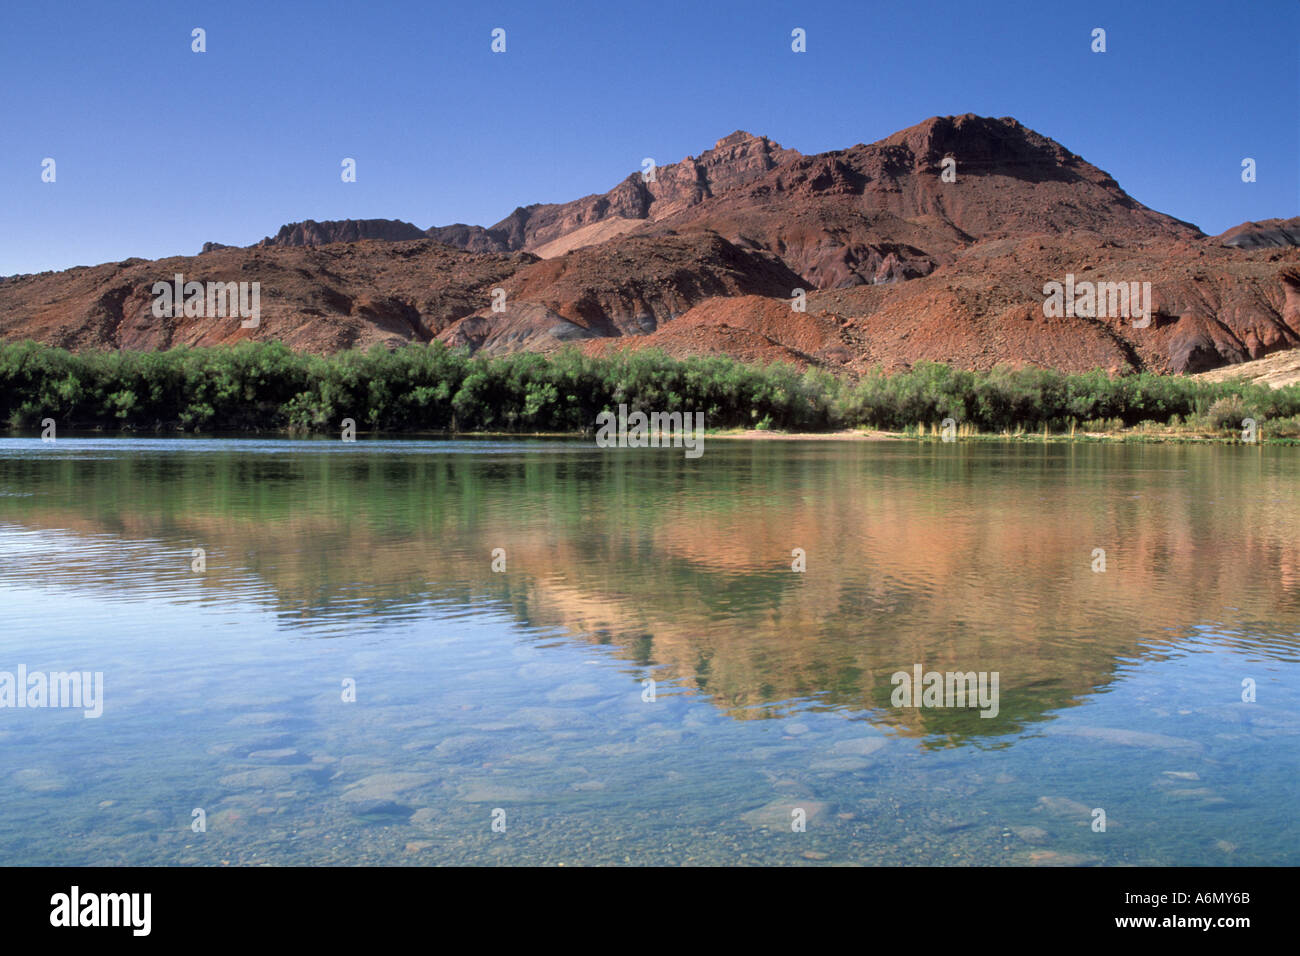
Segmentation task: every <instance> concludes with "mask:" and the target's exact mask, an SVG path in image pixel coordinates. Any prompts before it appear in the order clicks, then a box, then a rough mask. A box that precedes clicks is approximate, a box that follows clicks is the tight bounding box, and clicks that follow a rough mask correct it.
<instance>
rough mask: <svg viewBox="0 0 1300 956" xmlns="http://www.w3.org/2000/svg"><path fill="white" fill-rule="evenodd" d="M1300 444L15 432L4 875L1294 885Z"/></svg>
mask: <svg viewBox="0 0 1300 956" xmlns="http://www.w3.org/2000/svg"><path fill="white" fill-rule="evenodd" d="M1295 455H1296V452H1295V450H1293V449H1288V448H1280V447H1279V448H1274V447H1264V448H1243V447H1227V446H1215V447H1208V446H1157V445H1093V444H1079V445H1065V444H1057V445H1029V444H1006V445H1002V444H990V443H974V444H963V443H958V444H942V443H933V444H914V443H871V442H861V443H858V442H793V441H789V442H786V441H765V442H742V441H724V440H711V441H709V442H707V443H706V448H705V453H704V455H703V457H702V458H699V459H696V460H688V459H685V458H684V456H683V455H682V453H681V451H680V450H673V449H665V450H657V449H645V450H626V449H598V448H594V447H592V446H590V445H585V444H580V443H577V442H569V441H518V442H498V441H466V442H447V441H443V442H423V441H358V442H356V443H349V444H345V443H342V442H337V441H333V442H330V441H262V440H198V439H174V440H146V439H123V440H117V439H82V440H79V439H69V438H63V439H60V440H59V441H57V442H55V443H42V442H40V441H38V440H17V439H8V440H0V613H2V614H3V618H2V620H3V625H2V626H0V671H10V672H16V670H17V668H18V666H19V665H25V666H26V668H27V669H28V670H29V671H42V672H50V671H64V670H74V669H75V670H86V671H99V672H103V675H104V686H105V692H104V709H103V715H102V716H101V717H99V718H97V719H87V718H85V717H83V715H82V713H81V711H77V710H68V709H50V708H45V709H27V708H24V709H11V708H6V709H0V745H2V746H3V748H4V754H5V757H6V759H5V761H4V765H3V767H0V863H5V864H23V863H33V864H91V865H99V864H116V863H133V864H150V863H156V864H193V863H200V864H221V863H230V864H250V863H268V862H269V863H279V864H356V863H378V864H426V863H428V864H432V863H539V864H557V863H565V864H567V865H573V864H582V863H587V864H591V863H619V864H622V863H657V864H658V863H663V864H680V863H687V864H695V863H752V864H759V863H763V864H772V863H776V864H784V863H796V864H814V863H826V864H830V863H855V864H869V865H871V864H1045V865H1052V864H1085V865H1086V864H1102V865H1115V864H1142V865H1174V864H1192V865H1196V864H1226V865H1235V864H1270V865H1275V864H1289V865H1295V864H1297V863H1300V829H1298V828H1297V824H1296V819H1295V818H1296V812H1295V808H1296V805H1297V796H1298V794H1297V784H1296V781H1297V779H1298V778H1300V774H1298V773H1297V771H1298V770H1300V748H1298V747H1297V744H1300V545H1297V542H1298V541H1300V487H1298V482H1297V477H1296V476H1297V464H1296V457H1295ZM195 549H202V550H203V552H204V555H205V562H206V567H205V569H204V570H202V571H200V572H196V571H195V570H194V569H193V562H194V550H195ZM495 549H502V551H501V552H497V558H496V559H494V557H493V552H494V550H495ZM795 549H801V550H802V552H803V554H804V555H805V560H806V570H805V571H803V572H802V573H799V572H796V571H794V570H792V563H793V562H794V561H795V555H794V551H795ZM1097 549H1102V550H1104V552H1105V554H1104V560H1105V570H1104V572H1103V571H1096V570H1094V567H1097V565H1098V559H1097ZM494 560H495V563H496V565H497V567H500V566H501V562H502V560H504V570H499V571H494V570H493V565H494ZM916 664H920V665H922V666H923V668H924V669H925V670H927V671H929V670H937V671H941V672H946V671H963V672H964V671H980V672H997V673H998V675H999V708H998V713H997V716H996V717H992V718H984V717H981V716H980V712H979V710H977V709H971V708H900V707H895V706H893V704H892V703H891V692H892V691H893V685H892V683H891V675H893V674H894V673H895V672H898V671H906V672H909V673H910V672H911V671H912V669H913V667H914V665H916ZM347 681H353V682H355V687H356V692H355V696H356V699H355V701H345V700H343V697H344V696H345V694H344V690H343V688H344V685H345V682H347ZM649 681H653V685H651V684H650V683H649ZM1243 681H1249V682H1253V686H1254V688H1255V698H1256V699H1255V700H1254V701H1253V702H1246V701H1243V700H1242V695H1243ZM652 687H653V695H652V694H651V693H650V691H651V688H652ZM651 696H653V700H651V699H648V698H650V697H651ZM196 808H202V810H203V812H204V816H205V819H206V827H207V828H206V832H201V833H196V832H194V831H193V829H192V827H191V821H192V819H193V811H194V809H196ZM1099 809H1100V810H1104V811H1105V819H1106V828H1105V830H1104V832H1102V831H1098V830H1095V829H1094V820H1095V816H1096V814H1095V811H1096V810H1099ZM494 811H500V812H496V813H494ZM796 811H797V812H796ZM800 814H801V815H802V817H803V818H805V819H806V829H805V830H804V831H803V832H794V831H792V821H794V820H795V819H796V817H798V816H799V815H800ZM494 818H495V819H497V820H498V821H501V820H502V819H503V820H504V832H501V831H500V830H499V828H498V830H495V831H494V829H493V820H494Z"/></svg>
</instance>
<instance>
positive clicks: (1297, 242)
mask: <svg viewBox="0 0 1300 956" xmlns="http://www.w3.org/2000/svg"><path fill="white" fill-rule="evenodd" d="M1216 238H1217V239H1218V240H1219V241H1220V242H1222V243H1223V244H1224V245H1225V246H1232V247H1233V248H1235V249H1263V248H1278V247H1284V246H1300V216H1296V217H1294V218H1291V219H1265V220H1264V221H1263V222H1243V223H1242V224H1241V225H1240V226H1233V227H1232V228H1231V229H1229V230H1228V231H1227V232H1225V233H1222V234H1221V235H1219V236H1217V237H1216Z"/></svg>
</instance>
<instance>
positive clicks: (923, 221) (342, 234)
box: [0, 114, 1300, 373]
mask: <svg viewBox="0 0 1300 956" xmlns="http://www.w3.org/2000/svg"><path fill="white" fill-rule="evenodd" d="M949 160H951V161H952V162H951V163H949V162H948V161H949ZM945 168H950V169H951V170H952V171H953V172H955V181H945V180H946V178H947V179H948V180H951V177H945V176H944V175H943V173H944V170H945ZM1298 235H1300V220H1297V219H1291V220H1267V221H1265V222H1261V223H1243V224H1242V225H1241V226H1238V227H1236V228H1235V229H1231V230H1229V231H1228V232H1226V233H1224V234H1223V235H1222V236H1218V237H1213V238H1207V237H1205V236H1204V235H1203V234H1202V233H1201V232H1200V230H1198V229H1197V228H1196V227H1195V226H1192V225H1190V224H1188V223H1185V222H1181V221H1179V220H1177V219H1174V218H1172V217H1169V216H1166V215H1163V214H1161V213H1158V212H1155V211H1154V210H1151V209H1148V208H1147V207H1145V206H1143V205H1142V204H1141V203H1139V202H1137V201H1136V200H1134V199H1132V198H1131V197H1130V196H1128V195H1127V194H1126V193H1125V192H1124V191H1123V190H1122V189H1121V188H1120V186H1119V184H1118V183H1116V182H1115V180H1114V179H1113V178H1112V177H1111V176H1110V175H1109V174H1107V173H1106V172H1104V171H1103V170H1101V169H1099V168H1097V167H1095V166H1093V165H1091V164H1090V163H1088V162H1086V161H1085V160H1083V159H1082V158H1080V157H1079V156H1077V155H1075V154H1074V153H1071V152H1070V151H1069V150H1067V149H1066V148H1065V147H1063V146H1062V145H1061V144H1059V143H1056V142H1055V141H1053V140H1051V139H1048V138H1047V137H1045V136H1042V135H1040V134H1038V133H1036V132H1034V131H1033V130H1030V129H1027V128H1025V127H1024V126H1022V125H1020V124H1019V123H1018V122H1016V121H1015V120H1014V119H1010V118H1002V119H992V118H987V117H979V116H974V115H971V114H967V115H964V116H950V117H934V118H932V119H929V120H926V121H925V122H923V123H919V124H917V125H916V126H913V127H911V128H910V129H906V130H902V131H901V132H898V133H895V134H894V135H893V136H890V137H888V138H886V139H884V140H881V141H879V142H876V143H872V144H869V145H858V146H853V147H851V148H849V149H844V150H836V151H832V152H827V153H821V154H817V155H812V156H805V155H803V154H801V153H799V152H797V151H795V150H792V149H785V148H783V147H781V146H779V145H777V144H775V143H773V142H772V141H771V140H769V139H767V138H765V137H760V136H753V135H751V134H749V133H746V132H743V131H737V132H735V133H732V134H731V135H729V136H726V137H724V138H723V139H721V140H719V141H718V142H717V143H716V144H715V145H714V146H713V148H711V149H708V150H705V151H704V152H703V153H701V154H700V155H699V156H697V157H687V158H685V159H683V160H681V161H680V162H677V163H670V164H666V165H662V166H659V167H657V168H656V169H655V171H654V178H653V180H650V179H648V178H646V177H643V175H642V174H641V172H637V173H634V174H633V175H631V176H629V177H628V178H627V179H625V180H623V181H622V182H621V183H619V184H618V185H617V186H615V187H614V188H613V189H611V190H609V191H608V192H605V193H601V194H594V195H590V196H585V197H583V198H581V199H576V200H573V201H572V202H567V203H555V204H545V205H533V206H527V207H522V208H519V209H516V210H515V211H514V212H513V213H511V214H510V215H509V216H507V217H506V218H505V219H503V220H502V221H501V222H499V223H497V224H496V225H493V226H491V227H487V228H485V227H482V226H475V225H465V224H456V225H451V226H438V227H433V228H430V229H428V230H421V229H419V228H418V227H416V226H414V225H412V224H411V223H407V222H401V221H397V220H385V219H374V220H345V221H341V222H315V221H312V220H307V221H304V222H301V223H293V224H290V225H287V226H284V227H282V228H281V229H280V231H279V232H278V233H277V234H276V235H275V236H274V237H268V238H266V239H263V240H262V241H261V242H259V243H257V244H256V245H255V246H252V247H249V248H246V249H237V248H231V247H226V246H222V245H220V244H218V243H208V244H206V245H205V246H204V252H203V254H202V257H201V259H199V258H174V259H166V260H159V261H157V262H145V261H143V260H138V259H130V260H126V261H124V262H121V263H116V264H105V265H101V266H96V267H93V268H86V267H79V268H76V269H69V270H66V271H64V272H60V273H43V274H41V275H39V276H17V277H11V278H9V279H4V280H0V336H3V337H4V338H6V339H18V338H33V339H36V340H38V341H41V342H47V343H50V344H58V345H64V346H67V347H70V348H145V349H148V348H165V347H169V346H172V345H177V344H191V345H209V344H218V343H224V342H230V341H235V340H238V339H241V338H246V337H247V338H257V339H280V340H282V341H285V342H286V343H287V344H289V345H290V346H291V347H293V348H296V349H301V350H306V351H313V352H322V353H324V352H330V351H334V350H337V349H340V348H346V347H365V346H369V345H372V344H376V343H382V344H386V345H389V346H393V345H397V344H400V343H402V342H405V341H428V340H431V339H433V338H439V339H441V340H443V341H445V342H447V343H449V344H453V345H458V346H465V347H468V348H470V349H473V350H478V349H486V350H488V351H490V352H493V353H506V352H513V351H520V350H530V351H531V350H535V351H550V350H553V349H555V348H558V347H561V346H564V345H569V344H576V345H579V346H580V347H582V348H584V349H586V350H589V351H600V350H604V349H608V348H611V347H616V348H643V347H649V346H654V347H658V348H664V349H667V350H668V351H670V352H673V353H675V354H683V355H688V354H696V353H721V354H728V355H733V356H736V357H739V358H744V359H747V360H751V361H760V362H762V361H772V360H776V359H780V360H784V361H792V362H795V363H796V364H800V365H814V366H821V367H826V368H831V369H837V370H843V371H848V372H851V373H852V372H860V371H862V370H864V369H866V368H870V367H872V366H874V365H877V364H879V365H883V366H885V367H886V368H902V367H906V366H908V365H911V364H912V363H914V362H916V361H918V360H922V359H928V360H938V361H946V362H950V363H952V364H955V365H958V366H963V367H970V368H987V367H991V366H993V365H996V364H999V363H1010V364H1036V365H1048V366H1054V367H1058V368H1062V369H1066V370H1086V369H1090V368H1094V367H1101V368H1106V369H1109V370H1112V371H1122V370H1129V369H1152V370H1158V371H1172V372H1196V371H1202V370H1205V369H1210V368H1215V367H1218V366H1221V365H1224V364H1231V363H1237V362H1242V361H1247V360H1250V359H1256V358H1259V357H1262V356H1264V355H1268V354H1271V353H1273V352H1277V351H1281V350H1285V349H1289V348H1292V347H1295V346H1296V345H1300V291H1298V290H1300V285H1298V284H1297V282H1296V280H1295V278H1294V277H1295V276H1296V275H1300V271H1297V270H1300V247H1298V246H1297V245H1296V242H1297V236H1298ZM178 272H179V273H182V274H184V276H185V278H186V280H191V279H194V280H199V281H209V280H211V281H223V282H229V281H257V282H259V283H260V284H261V288H262V295H261V302H262V321H261V324H260V326H259V327H258V328H256V329H242V328H241V327H240V323H239V322H238V321H233V322H232V321H230V320H229V319H225V318H202V317H193V318H176V319H171V318H167V319H156V318H154V317H153V315H152V312H151V308H150V306H151V303H152V294H151V292H150V290H151V288H152V284H153V283H154V282H156V281H170V280H171V279H172V276H173V275H174V274H175V273H178ZM1067 274H1072V275H1074V276H1075V277H1076V278H1078V279H1079V280H1086V281H1096V282H1116V283H1119V282H1122V283H1134V282H1136V283H1139V284H1140V283H1144V282H1149V283H1151V291H1152V306H1153V310H1154V312H1155V316H1154V318H1153V321H1152V322H1151V324H1150V325H1149V326H1148V327H1146V328H1137V327H1135V326H1134V323H1133V322H1132V320H1131V318H1129V317H1126V316H1113V315H1112V316H1101V317H1098V318H1085V317H1069V318H1047V317H1046V316H1045V315H1044V313H1043V301H1044V298H1045V295H1044V285H1045V283H1047V282H1052V281H1056V282H1061V281H1063V280H1064V279H1065V276H1066V275H1067ZM799 289H802V290H804V291H805V293H807V306H808V311H807V312H806V313H800V312H794V311H793V310H791V308H790V302H791V297H792V295H795V293H796V290H799ZM494 290H500V292H499V293H497V296H498V302H501V301H504V303H505V306H506V307H505V309H504V311H500V310H497V311H493V309H492V307H491V306H492V301H493V294H494ZM501 296H504V299H502V298H501Z"/></svg>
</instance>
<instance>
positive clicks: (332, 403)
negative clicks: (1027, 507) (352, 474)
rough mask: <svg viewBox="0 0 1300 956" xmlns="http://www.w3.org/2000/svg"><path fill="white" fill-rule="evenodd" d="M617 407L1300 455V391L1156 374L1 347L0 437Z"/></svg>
mask: <svg viewBox="0 0 1300 956" xmlns="http://www.w3.org/2000/svg"><path fill="white" fill-rule="evenodd" d="M619 404H626V405H628V407H629V408H634V409H640V410H644V411H647V412H650V411H662V412H673V411H680V412H697V411H698V412H703V413H704V416H705V423H706V427H707V428H708V429H709V430H710V431H727V430H754V429H757V430H760V431H783V432H799V433H830V432H843V431H845V430H851V429H873V430H880V431H889V432H899V433H903V434H907V435H919V436H933V437H939V436H940V435H941V434H944V433H945V432H946V434H947V435H949V436H950V437H951V436H952V435H953V434H956V435H959V436H961V437H978V436H980V435H995V436H1005V435H1027V436H1044V437H1046V436H1076V437H1082V436H1088V435H1096V434H1098V433H1104V434H1112V435H1118V434H1124V435H1131V436H1135V437H1141V436H1144V435H1145V436H1151V437H1160V436H1163V437H1171V436H1172V437H1178V436H1184V437H1190V438H1195V437H1199V438H1219V439H1223V440H1228V439H1231V438H1233V437H1234V436H1240V435H1242V434H1244V433H1245V430H1246V429H1248V428H1249V427H1251V426H1248V425H1246V424H1244V423H1245V422H1246V421H1247V420H1250V422H1251V423H1253V427H1254V428H1256V429H1257V430H1258V432H1259V433H1260V435H1261V437H1263V438H1264V439H1265V440H1273V441H1295V440H1300V385H1291V386H1286V387H1283V388H1270V387H1268V386H1265V385H1256V384H1246V383H1241V382H1233V381H1227V382H1207V381H1203V380H1199V379H1193V378H1188V377H1186V376H1181V375H1158V374H1154V373H1149V372H1143V373H1137V374H1128V375H1115V376H1112V375H1110V374H1108V373H1106V372H1105V371H1103V370H1100V369H1098V370H1095V371H1092V372H1086V373H1082V374H1067V373H1063V372H1058V371H1054V370H1051V369H1042V368H1020V369H1012V368H1007V367H999V368H996V369H993V370H991V371H982V372H971V371H964V370H961V369H956V368H952V367H950V366H947V365H942V364H937V363H928V362H927V363H918V364H916V365H915V366H913V367H912V368H911V369H908V370H906V371H901V372H896V373H894V374H888V375H887V374H885V373H884V372H882V371H880V370H873V371H871V372H869V373H867V374H865V375H862V376H860V377H857V378H849V377H843V376H836V375H833V374H831V373H829V372H825V371H820V370H815V369H812V370H806V371H805V370H800V369H797V368H795V367H793V366H791V365H785V364H774V365H767V366H758V365H747V364H744V363H741V362H738V361H735V360H733V359H730V358H726V357H721V356H695V357H689V358H684V359H678V358H672V357H670V356H668V355H665V354H663V353H660V352H654V351H636V352H632V351H625V352H614V353H611V354H608V355H604V356H590V355H584V354H582V353H580V352H578V351H577V350H567V351H563V352H558V353H555V354H551V355H546V356H543V355H539V354H535V353H519V354H514V355H508V356H486V355H482V354H480V355H470V354H468V353H467V352H466V351H464V350H453V349H449V348H447V347H446V346H444V345H443V344H441V343H431V344H413V345H407V346H403V347H401V348H397V349H394V350H389V349H386V348H384V347H382V346H377V347H375V348H372V349H370V350H368V351H344V352H338V353H336V354H333V355H329V356H318V355H307V354H302V353H296V352H293V351H291V350H290V349H288V348H286V347H285V346H283V345H281V344H279V343H254V342H243V343H240V344H238V345H234V346H228V347H216V348H175V349H171V350H168V351H163V352H124V351H104V352H70V351H67V350H65V349H60V348H53V347H49V346H44V345H39V344H36V343H34V342H18V343H5V344H0V422H3V423H4V424H5V425H7V427H8V428H9V429H10V430H11V431H17V432H26V431H31V430H36V429H39V428H41V426H42V422H44V421H45V420H46V419H52V420H53V421H54V422H55V423H56V424H57V426H58V428H59V429H60V430H61V431H65V432H66V431H69V430H79V429H85V430H108V431H126V432H149V433H166V432H189V433H214V432H244V431H247V432H267V431H270V432H288V433H298V434H326V433H331V432H333V433H337V432H338V431H339V429H340V428H341V427H342V423H343V421H344V420H345V419H351V420H352V421H353V422H354V423H355V427H356V429H357V431H359V432H367V431H374V432H391V433H400V432H450V433H468V432H494V433H516V434H539V433H565V434H575V433H580V434H589V433H591V432H592V431H593V430H594V428H595V423H596V416H597V415H598V414H599V413H600V412H601V411H604V410H608V409H613V408H616V407H617V406H618V405H619ZM945 420H951V421H948V422H947V423H946V429H945V427H944V426H945Z"/></svg>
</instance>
